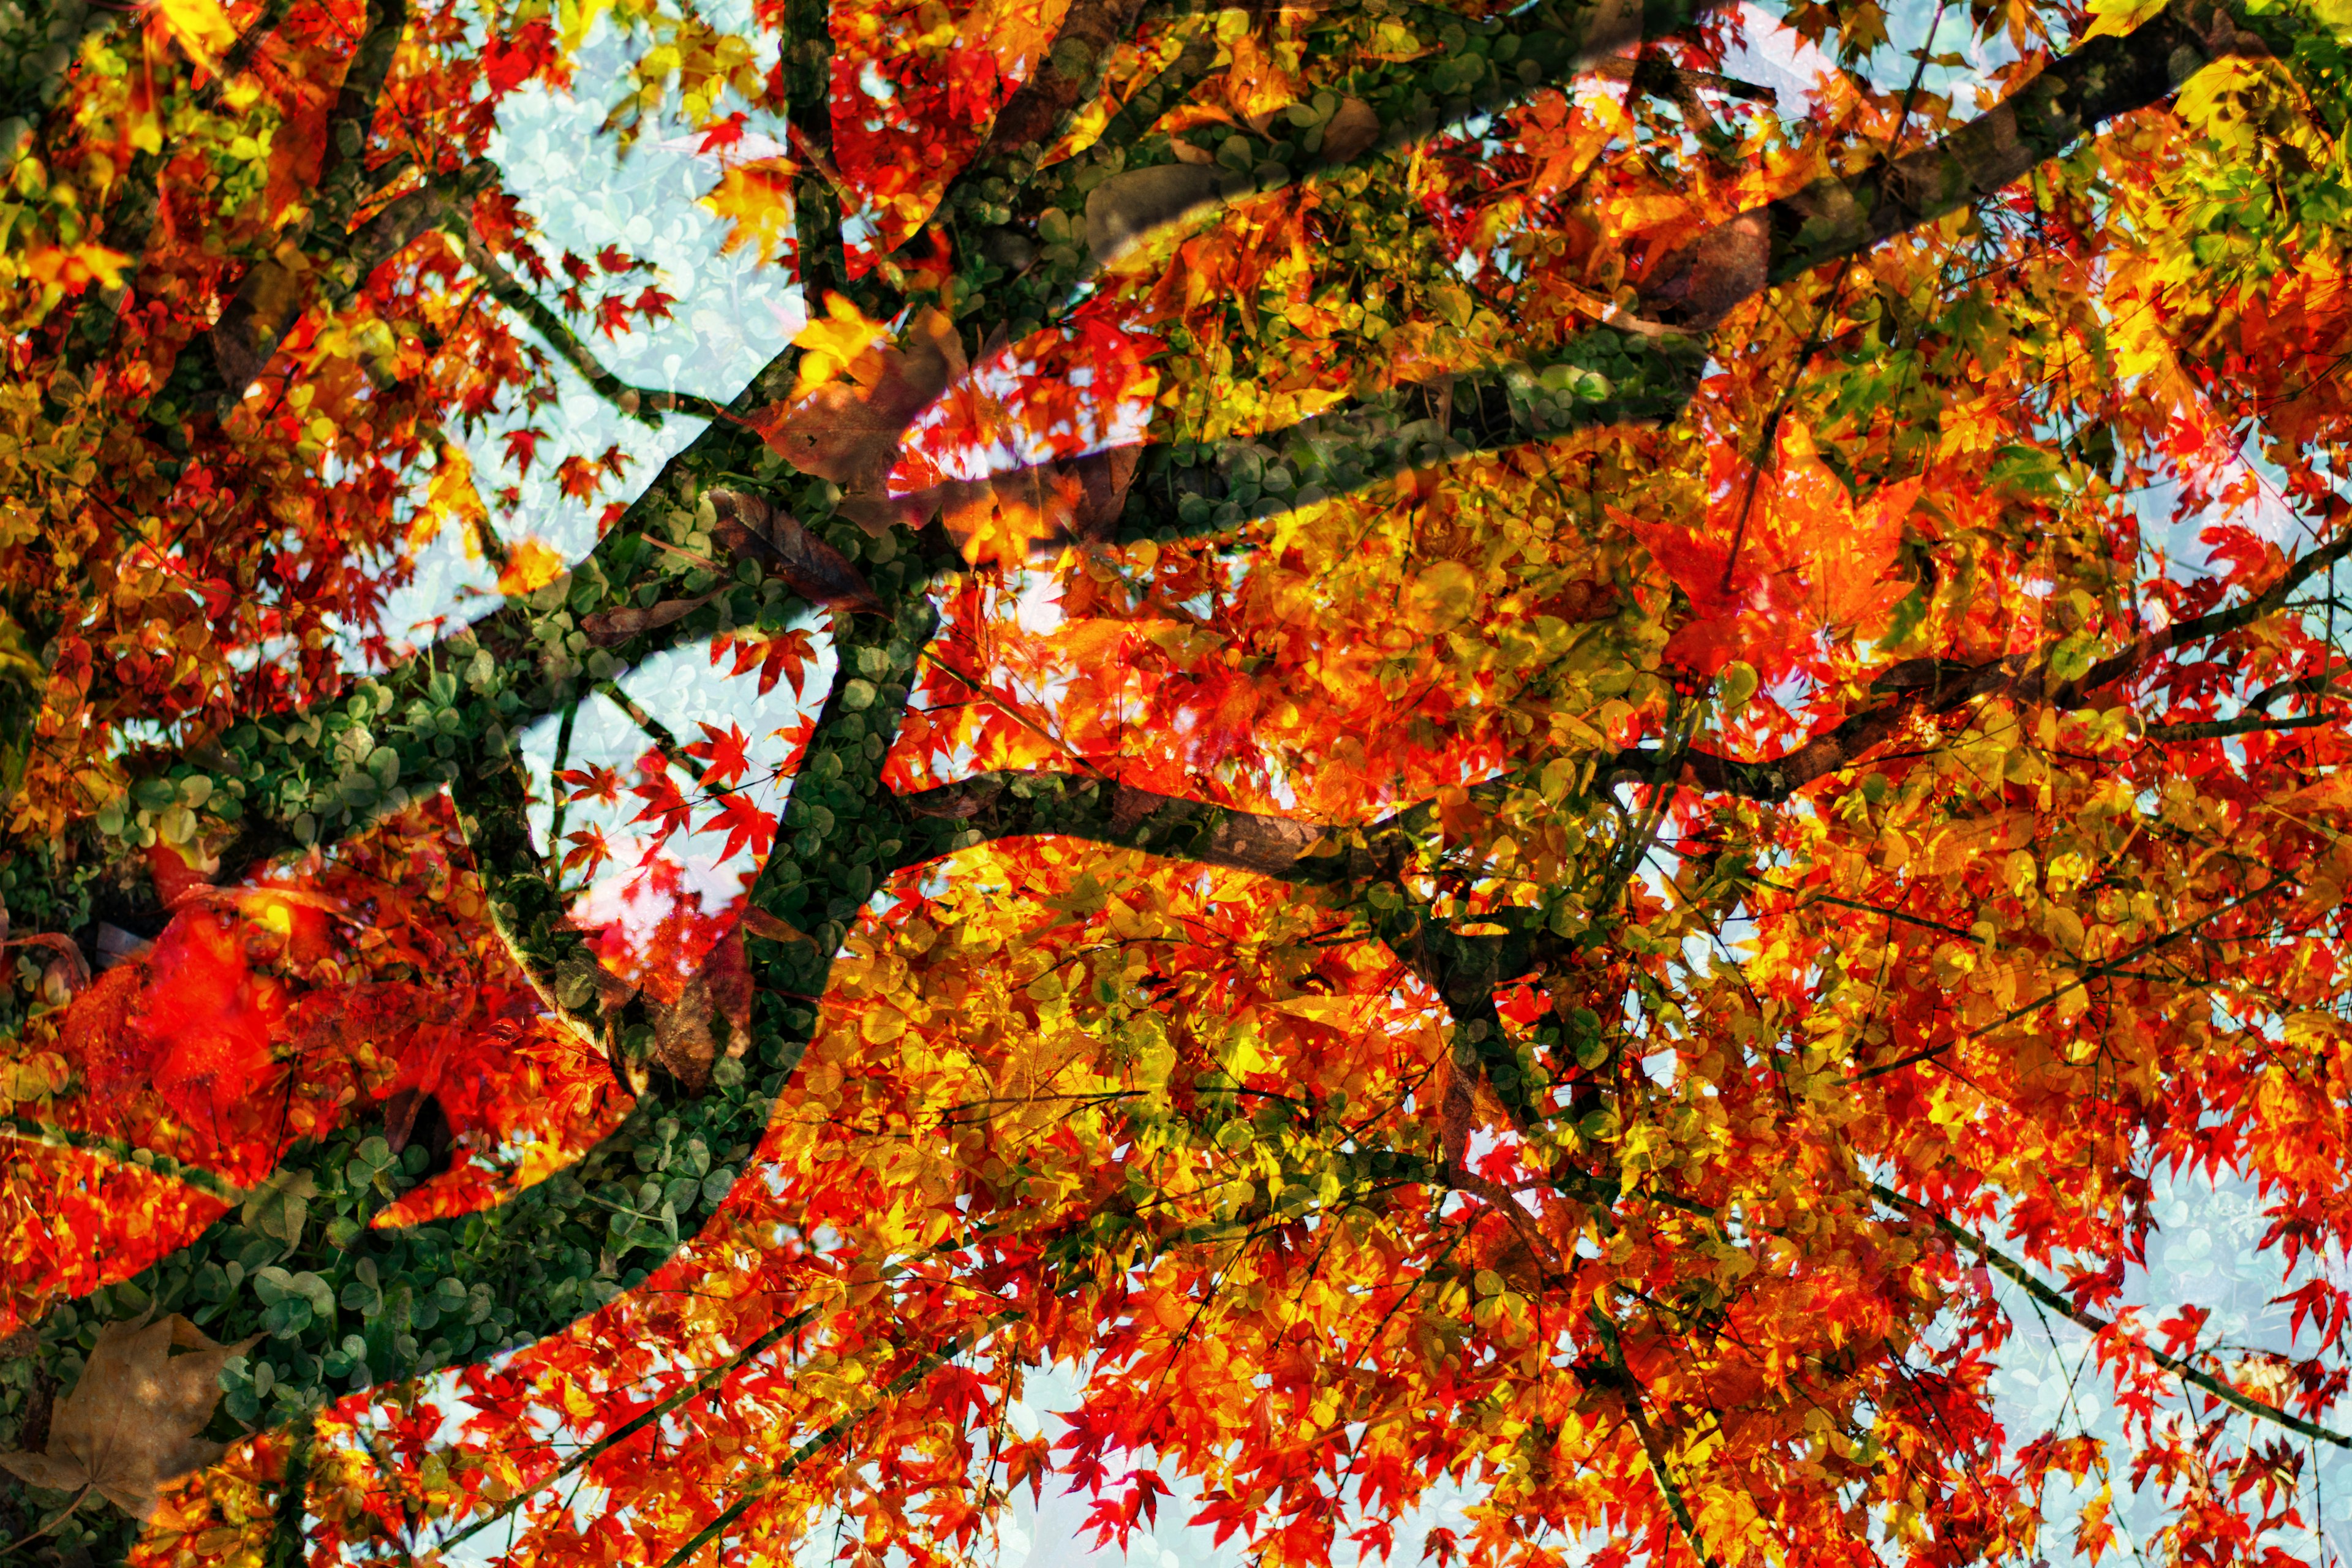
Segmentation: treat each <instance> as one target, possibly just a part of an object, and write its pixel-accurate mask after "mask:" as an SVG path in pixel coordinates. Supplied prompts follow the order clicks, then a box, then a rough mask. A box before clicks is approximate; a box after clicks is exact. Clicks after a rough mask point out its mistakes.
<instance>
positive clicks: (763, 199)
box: [702, 158, 793, 261]
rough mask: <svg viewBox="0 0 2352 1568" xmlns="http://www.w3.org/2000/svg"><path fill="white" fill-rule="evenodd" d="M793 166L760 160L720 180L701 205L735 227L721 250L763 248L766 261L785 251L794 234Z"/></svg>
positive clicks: (776, 160)
mask: <svg viewBox="0 0 2352 1568" xmlns="http://www.w3.org/2000/svg"><path fill="white" fill-rule="evenodd" d="M792 193H793V164H792V161H791V160H790V159H786V158H760V159H755V160H754V161H752V162H751V163H741V164H738V165H737V166H736V167H734V168H731V169H730V170H728V171H727V173H726V174H724V175H722V176H721V177H720V178H719V184H717V185H716V186H714V187H713V188H712V189H711V191H710V192H709V195H705V196H704V197H703V198H702V205H704V206H707V207H709V209H710V210H711V211H712V212H714V213H717V214H718V215H719V216H720V217H723V218H726V219H728V220H729V221H730V223H732V224H733V225H734V226H733V227H732V228H731V229H730V230H729V231H728V234H727V238H726V241H725V243H723V244H722V245H721V246H720V247H719V249H720V251H721V252H722V253H725V252H730V251H735V250H740V249H741V248H742V247H744V246H746V245H753V244H756V245H757V246H758V247H760V259H761V260H762V261H766V260H769V259H771V258H773V257H775V256H776V255H777V254H779V253H780V252H782V249H783V247H784V245H785V243H786V242H787V241H788V240H790V239H791V238H792V233H793V199H792Z"/></svg>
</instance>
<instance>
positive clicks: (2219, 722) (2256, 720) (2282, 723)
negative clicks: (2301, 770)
mask: <svg viewBox="0 0 2352 1568" xmlns="http://www.w3.org/2000/svg"><path fill="white" fill-rule="evenodd" d="M2338 721H2339V720H2338V718H2337V716H2336V715H2335V714H2333V713H2300V714H2295V715H2294V716H2292V717H2288V718H2284V719H2273V718H2272V717H2271V716H2270V715H2268V714H2265V713H2248V714H2242V715H2241V716H2240V717H2238V718H2235V719H2216V720H2212V721H2210V722H2207V723H2203V724H2150V725H2149V726H2148V727H2147V738H2148V739H2149V740H2151V741H2160V742H2181V741H2218V740H2221V739H2224V738H2225V737H2228V736H2231V735H2254V734H2260V733H2262V732H2263V731H2266V730H2309V729H2312V728H2315V726H2318V725H2321V724H2334V723H2336V722H2338Z"/></svg>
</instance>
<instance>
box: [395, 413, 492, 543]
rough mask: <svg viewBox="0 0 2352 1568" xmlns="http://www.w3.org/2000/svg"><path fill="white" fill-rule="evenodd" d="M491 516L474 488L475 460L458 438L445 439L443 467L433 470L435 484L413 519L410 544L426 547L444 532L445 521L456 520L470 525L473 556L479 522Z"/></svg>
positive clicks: (442, 456) (441, 465) (469, 539)
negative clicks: (442, 528)
mask: <svg viewBox="0 0 2352 1568" xmlns="http://www.w3.org/2000/svg"><path fill="white" fill-rule="evenodd" d="M487 516H488V512H487V511H485V510H483V507H482V498H481V493H480V492H479V491H478V490H477V489H475V488H474V461H473V459H472V458H468V457H467V456H466V448H465V447H460V446H458V445H457V443H456V442H455V441H449V442H445V443H444V444H443V445H442V447H441V464H440V467H438V468H435V469H434V470H433V483H432V485H431V486H430V488H428V489H426V490H425V508H424V510H421V511H419V512H418V513H417V514H416V516H415V518H414V519H413V520H412V521H410V522H409V525H408V547H409V548H410V549H411V550H421V549H423V548H424V547H425V545H427V544H429V543H431V542H433V538H434V536H435V535H436V534H437V533H439V532H440V531H441V526H442V524H443V523H445V522H455V523H459V524H463V525H464V526H465V528H466V552H467V555H468V556H469V557H470V556H472V555H473V554H474V553H476V542H477V541H476V533H475V529H476V525H478V524H479V523H480V522H481V521H482V520H483V519H484V518H485V517H487Z"/></svg>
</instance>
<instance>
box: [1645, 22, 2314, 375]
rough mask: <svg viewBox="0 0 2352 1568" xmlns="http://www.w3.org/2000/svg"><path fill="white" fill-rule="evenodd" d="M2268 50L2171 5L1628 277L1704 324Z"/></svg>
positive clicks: (2238, 31) (1652, 301)
mask: <svg viewBox="0 0 2352 1568" xmlns="http://www.w3.org/2000/svg"><path fill="white" fill-rule="evenodd" d="M2269 52H2270V49H2269V47H2268V46H2267V45H2266V44H2264V42H2263V40H2262V39H2261V38H2259V37H2255V36H2254V35H2253V34H2252V33H2248V32H2246V31H2244V30H2243V29H2242V28H2241V27H2240V26H2238V25H2237V23H2236V21H2235V20H2234V18H2233V17H2232V16H2231V13H2230V11H2229V9H2228V8H2227V7H2226V6H2225V5H2222V4H2221V3H2220V0H2173V3H2172V4H2171V5H2168V6H2167V7H2166V8H2165V9H2164V10H2163V11H2162V12H2160V13H2158V15H2157V16H2155V17H2154V18H2152V19H2150V20H2149V21H2147V22H2146V23H2143V24H2142V25H2141V26H2138V27H2137V28H2136V29H2134V30H2133V31H2132V32H2131V33H2130V34H2128V35H2126V36H2125V37H2112V36H2109V37H2098V38H2094V39H2092V40H2091V41H2090V42H2089V43H2087V44H2085V45H2084V46H2083V47H2080V48H2078V49H2076V50H2074V52H2073V53H2071V54H2068V55H2065V56H2063V57H2061V58H2058V59H2056V60H2054V61H2053V62H2052V63H2051V64H2050V66H2049V67H2048V68H2046V69H2044V70H2043V71H2042V73H2041V74H2040V75H2038V76H2036V77H2035V78H2034V79H2032V81H2030V82H2028V83H2027V84H2026V85H2025V87H2024V88H2023V89H2021V90H2020V91H2018V92H2017V93H2016V94H2015V95H2014V96H2012V97H2011V98H2010V99H2008V100H2005V101H2004V102H2002V103H2001V104H2000V105H1999V106H1998V107H1996V108H1995V109H1993V110H1990V112H1989V113H1986V114H1984V115H1983V116H1981V117H1979V119H1977V120H1975V121H1970V122H1969V124H1967V125H1965V126H1962V127H1961V128H1960V129H1959V130H1958V131H1956V132H1952V133H1951V134H1950V135H1948V136H1946V137H1944V138H1943V139H1942V140H1941V141H1938V142H1935V143H1933V144H1932V145H1930V146H1927V147H1923V148H1921V149H1920V150H1918V151H1917V152H1916V153H1906V154H1905V155H1904V156H1902V157H1899V158H1896V159H1894V160H1893V161H1892V162H1889V163H1882V164H1881V165H1880V166H1879V167H1878V168H1877V169H1876V170H1874V172H1872V173H1870V174H1864V175H1861V176H1857V177H1855V178H1853V179H1837V178H1834V177H1832V178H1827V179H1822V180H1819V181H1816V182H1815V183H1814V184H1811V185H1808V186H1806V187H1805V189H1803V190H1802V191H1800V192H1798V193H1797V194H1796V195H1793V196H1784V197H1782V198H1780V200H1778V201H1775V202H1771V203H1769V204H1768V205H1764V206H1761V207H1756V208H1752V209H1750V210H1749V211H1748V212H1745V213H1742V214H1741V215H1739V216H1738V217H1736V218H1732V219H1730V220H1729V221H1728V222H1727V223H1724V224H1721V225H1719V226H1717V227H1716V228H1715V229H1713V230H1711V231H1709V232H1708V233H1707V234H1706V235H1703V236H1701V237H1699V238H1697V239H1696V240H1694V241H1692V242H1691V243H1690V244H1689V245H1687V246H1685V247H1683V248H1681V249H1680V250H1677V251H1675V252H1674V253H1673V254H1671V255H1669V256H1667V257H1665V258H1663V259H1662V260H1661V261H1660V262H1659V264H1658V265H1657V266H1656V267H1654V268H1651V270H1650V272H1649V274H1648V276H1647V277H1645V278H1644V279H1643V280H1642V282H1641V283H1640V284H1639V285H1638V287H1639V289H1640V290H1641V294H1642V299H1643V303H1644V305H1645V306H1646V307H1647V308H1648V309H1649V310H1652V311H1654V312H1655V313H1656V314H1658V315H1659V316H1660V317H1661V318H1662V319H1664V320H1667V321H1675V322H1676V323H1679V324H1681V325H1685V326H1689V327H1694V328H1701V329H1705V328H1711V327H1713V326H1714V325H1715V324H1716V323H1717V321H1722V320H1723V318H1724V317H1725V316H1727V315H1728V314H1729V313H1730V312H1731V310H1733V309H1734V308H1735V307H1736V306H1738V304H1740V303H1741V302H1742V301H1744V300H1748V299H1750V298H1752V297H1754V296H1755V295H1757V294H1759V293H1761V292H1762V291H1763V290H1764V289H1767V288H1769V287H1771V286H1772V285H1774V284H1778V283H1785V282H1787V281H1789V280H1790V279H1793V278H1797V277H1801V276H1802V275H1803V274H1804V273H1807V272H1810V271H1811V270H1812V269H1813V268H1816V267H1819V266H1821V265H1822V264H1823V263H1824V262H1830V261H1836V260H1840V259H1843V258H1846V257H1849V256H1853V255H1854V254H1856V253H1858V252H1861V251H1864V250H1867V249H1869V248H1870V247H1873V246H1874V245H1877V244H1878V243H1879V242H1881V241H1882V240H1885V239H1890V238H1892V237H1895V235H1898V234H1902V233H1904V232H1906V230H1909V229H1912V228H1916V227H1917V226H1920V225H1922V224H1926V223H1931V222H1933V221H1934V220H1936V219H1937V218H1939V217H1942V216H1944V215H1946V214H1947V213H1952V212H1957V211H1958V210H1959V209H1960V208H1962V207H1964V206H1967V205H1969V204H1971V203H1973V202H1977V201H1980V200H1982V199H1983V198H1984V197H1986V196H1990V195H1992V194H1993V193H1994V192H1996V191H1999V190H2000V188H2001V187H2002V186H2004V185H2007V184H2011V182H2013V181H2015V180H2018V179H2020V178H2021V177H2023V176H2024V175H2025V174H2028V173H2030V172H2031V171H2032V169H2033V168H2034V167H2035V166H2036V165H2037V164H2040V163H2043V162H2045V161H2047V160H2048V159H2050V158H2053V157H2055V156H2057V155H2058V154H2059V153H2063V152H2064V151H2065V150H2066V149H2067V148H2068V147H2070V146H2072V145H2073V144H2074V142H2076V141H2078V140H2080V139H2081V138H2082V137H2084V136H2085V135H2087V134H2089V133H2090V132H2093V131H2095V130H2096V129H2097V128H2098V127H2099V126H2101V125H2103V124H2105V122H2106V121H2110V120H2113V119H2115V118H2116V117H2117V116H2119V115H2123V114H2128V113H2130V112H2131V111H2132V110H2137V109H2145V108H2147V107H2148V106H2149V105H2151V104H2154V103H2156V102H2158V101H2159V100H2162V99H2164V98H2165V97H2167V96H2168V95H2169V94H2170V93H2171V92H2172V91H2173V90H2174V89H2176V88H2178V87H2179V86H2180V84H2181V83H2182V82H2184V81H2186V80H2188V79H2189V77H2191V76H2193V75H2195V74H2196V73H2197V72H2198V71H2199V70H2201V69H2202V68H2205V67H2206V66H2207V65H2210V63H2212V62H2213V61H2214V60H2217V59H2220V58H2224V57H2225V56H2230V55H2261V54H2268V53H2269Z"/></svg>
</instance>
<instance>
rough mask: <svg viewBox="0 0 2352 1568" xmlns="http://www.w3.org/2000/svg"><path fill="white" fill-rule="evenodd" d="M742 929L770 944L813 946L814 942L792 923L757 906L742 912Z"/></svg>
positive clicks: (754, 905) (812, 938) (807, 934)
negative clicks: (792, 943) (786, 943)
mask: <svg viewBox="0 0 2352 1568" xmlns="http://www.w3.org/2000/svg"><path fill="white" fill-rule="evenodd" d="M743 929H744V930H745V931H750V932H751V934H752V935H753V936H763V937H766V938H767V939H768V940H769V941H770V942H808V943H810V944H811V945H814V943H815V941H816V939H815V938H814V937H812V936H811V935H809V933H808V932H806V931H803V930H801V928H800V927H798V926H796V925H794V924H793V922H792V921H788V920H785V919H783V918H782V917H781V916H778V915H772V914H770V913H769V912H768V911H767V910H763V909H761V907H760V906H759V905H757V904H753V905H751V907H750V908H748V909H746V910H744V911H743Z"/></svg>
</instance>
